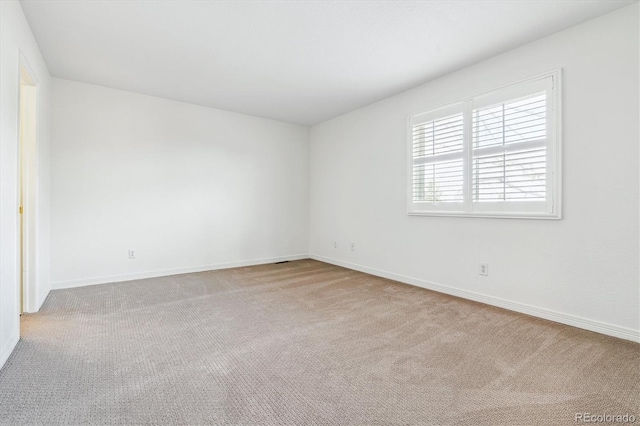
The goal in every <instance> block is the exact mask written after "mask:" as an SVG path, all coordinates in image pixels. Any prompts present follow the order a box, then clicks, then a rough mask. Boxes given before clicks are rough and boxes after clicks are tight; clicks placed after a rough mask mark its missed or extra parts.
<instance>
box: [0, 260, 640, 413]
mask: <svg viewBox="0 0 640 426" xmlns="http://www.w3.org/2000/svg"><path fill="white" fill-rule="evenodd" d="M22 330H23V339H22V340H21V341H20V343H19V344H18V347H17V349H16V350H15V352H14V354H13V355H12V356H11V357H10V359H9V361H8V362H7V364H6V366H5V367H4V368H3V369H2V370H1V371H0V423H1V424H3V425H17V424H44V425H50V424H65V425H72V424H182V425H184V424H194V425H195V424H242V425H248V424H260V425H314V424H318V425H343V424H344V425H346V424H352V425H353V424H357V425H411V424H416V425H572V424H576V423H574V416H575V413H577V412H580V413H583V412H588V413H592V414H625V413H630V414H634V415H635V416H636V418H638V419H637V420H636V423H637V424H640V363H639V362H640V345H638V344H635V343H631V342H627V341H624V340H619V339H615V338H611V337H606V336H603V335H599V334H596V333H591V332H588V331H583V330H579V329H576V328H572V327H568V326H563V325H559V324H555V323H552V322H548V321H544V320H539V319H536V318H532V317H528V316H525V315H520V314H517V313H513V312H509V311H505V310H502V309H498V308H493V307H489V306H486V305H482V304H479V303H474V302H469V301H465V300H462V299H457V298H454V297H450V296H445V295H442V294H438V293H434V292H431V291H427V290H423V289H420V288H416V287H411V286H408V285H404V284H400V283H397V282H394V281H390V280H385V279H381V278H377V277H373V276H370V275H366V274H362V273H359V272H354V271H350V270H347V269H343V268H339V267H336V266H331V265H327V264H324V263H320V262H316V261H312V260H302V261H296V262H290V263H285V264H279V265H263V266H254V267H246V268H237V269H227V270H221V271H213V272H203V273H196V274H187V275H178V276H172V277H165V278H156V279H147V280H139V281H132V282H127V283H118V284H105V285H99V286H91V287H84V288H77V289H70V290H57V291H53V292H52V293H51V295H50V296H49V298H48V299H47V301H46V303H45V305H44V307H43V309H42V311H41V312H40V313H38V314H34V315H25V316H24V317H23V320H22Z"/></svg>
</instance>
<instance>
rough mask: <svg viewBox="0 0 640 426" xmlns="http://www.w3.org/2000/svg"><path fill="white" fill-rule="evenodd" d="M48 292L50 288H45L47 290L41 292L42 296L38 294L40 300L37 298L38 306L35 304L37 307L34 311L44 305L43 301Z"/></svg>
mask: <svg viewBox="0 0 640 426" xmlns="http://www.w3.org/2000/svg"><path fill="white" fill-rule="evenodd" d="M49 292H51V289H47V291H45V292H44V293H42V296H40V300H38V306H36V308H37V310H36V312H38V311H39V310H40V308H42V305H44V301H45V300H47V296H49Z"/></svg>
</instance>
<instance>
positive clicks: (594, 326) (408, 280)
mask: <svg viewBox="0 0 640 426" xmlns="http://www.w3.org/2000/svg"><path fill="white" fill-rule="evenodd" d="M309 257H310V258H311V259H315V260H319V261H321V262H326V263H331V264H333V265H338V266H342V267H344V268H348V269H353V270H356V271H360V272H364V273H367V274H371V275H376V276H378V277H382V278H388V279H391V280H394V281H399V282H402V283H405V284H411V285H414V286H416V287H422V288H426V289H428V290H433V291H437V292H439V293H445V294H449V295H452V296H457V297H461V298H463V299H469V300H473V301H476V302H481V303H485V304H487V305H492V306H497V307H499V308H504V309H508V310H510V311H515V312H520V313H523V314H527V315H532V316H534V317H539V318H544V319H547V320H550V321H555V322H559V323H561V324H566V325H570V326H573V327H578V328H582V329H585V330H589V331H595V332H596V333H601V334H606V335H608V336H613V337H618V338H621V339H625V340H631V341H632V342H639V343H640V331H638V330H633V329H631V328H626V327H620V326H617V325H613V324H607V323H604V322H600V321H595V320H590V319H587V318H582V317H578V316H575V315H570V314H565V313H561V312H556V311H552V310H550V309H545V308H540V307H537V306H531V305H527V304H525V303H520V302H514V301H511V300H506V299H501V298H499V297H495V296H488V295H485V294H481V293H475V292H472V291H468V290H461V289H457V288H455V287H449V286H446V285H442V284H436V283H433V282H429V281H424V280H421V279H418V278H412V277H407V276H405V275H400V274H395V273H393V272H387V271H381V270H379V269H374V268H369V267H367V266H362V265H357V264H355V263H350V262H344V261H342V260H337V259H332V258H329V257H324V256H319V255H314V254H311V255H309Z"/></svg>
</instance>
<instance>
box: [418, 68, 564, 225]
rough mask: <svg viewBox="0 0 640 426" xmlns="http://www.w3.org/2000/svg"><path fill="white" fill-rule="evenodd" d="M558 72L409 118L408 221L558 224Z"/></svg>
mask: <svg viewBox="0 0 640 426" xmlns="http://www.w3.org/2000/svg"><path fill="white" fill-rule="evenodd" d="M558 83H559V72H554V73H550V74H548V75H545V76H542V77H538V78H535V79H530V80H528V81H525V82H523V83H519V84H515V85H511V86H508V87H505V88H502V89H499V90H495V91H492V92H488V93H485V94H482V95H479V96H475V97H473V98H470V99H467V100H465V101H463V102H459V103H457V104H453V105H450V106H448V107H446V108H441V109H438V110H434V111H430V112H427V113H423V114H418V115H415V116H412V117H410V120H409V139H410V142H409V143H410V150H409V151H410V155H409V157H410V158H409V161H410V173H409V180H410V183H409V213H410V214H451V215H471V216H474V215H481V216H507V217H510V216H516V217H547V218H559V217H560V209H559V208H560V205H559V192H560V191H559V184H560V180H559V152H560V150H559V143H560V141H559V137H557V135H558V134H559V131H558V127H557V126H558V123H557V121H558V119H557V117H558V113H559V108H558V105H559V100H558V99H557V98H556V96H557V95H556V93H557V91H558Z"/></svg>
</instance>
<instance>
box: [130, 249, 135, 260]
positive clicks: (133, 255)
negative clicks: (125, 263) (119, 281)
mask: <svg viewBox="0 0 640 426" xmlns="http://www.w3.org/2000/svg"><path fill="white" fill-rule="evenodd" d="M135 258H136V251H135V250H134V249H129V259H135Z"/></svg>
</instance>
